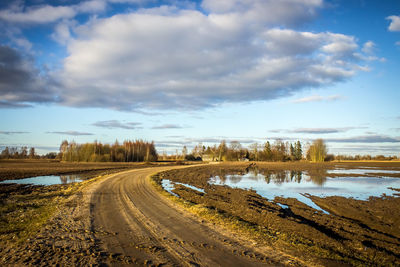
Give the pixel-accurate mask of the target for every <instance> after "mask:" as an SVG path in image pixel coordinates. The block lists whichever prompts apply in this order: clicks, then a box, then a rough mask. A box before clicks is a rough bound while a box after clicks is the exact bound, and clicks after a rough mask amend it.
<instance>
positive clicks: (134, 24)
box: [58, 0, 360, 110]
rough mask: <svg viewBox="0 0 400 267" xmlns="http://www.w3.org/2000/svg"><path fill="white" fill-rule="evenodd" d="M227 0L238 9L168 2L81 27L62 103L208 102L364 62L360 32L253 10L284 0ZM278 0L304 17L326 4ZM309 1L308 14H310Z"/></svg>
mask: <svg viewBox="0 0 400 267" xmlns="http://www.w3.org/2000/svg"><path fill="white" fill-rule="evenodd" d="M214 2H215V3H216V2H218V3H219V2H220V1H214ZM221 2H222V1H221ZM227 2H228V3H229V4H230V6H229V8H228V7H220V6H213V4H212V3H211V2H207V1H205V2H203V6H205V7H207V8H208V10H210V12H211V13H209V14H207V15H206V14H203V13H201V12H199V11H195V10H177V9H174V8H167V7H162V8H153V9H151V10H148V9H141V10H140V11H139V12H136V13H130V14H124V15H116V16H113V17H111V18H105V19H94V20H92V21H91V22H89V23H88V24H86V25H83V26H81V27H78V28H77V29H76V33H77V38H76V39H75V40H73V41H71V42H70V43H69V44H68V51H69V56H68V57H67V58H66V59H65V61H64V69H63V71H61V72H60V73H59V76H58V78H59V79H60V81H61V82H62V83H63V85H64V87H65V88H66V89H65V90H64V91H63V94H62V96H61V98H62V101H63V103H64V104H66V105H71V106H101V107H109V108H113V109H123V110H134V109H140V108H201V107H206V106H213V105H216V104H218V103H220V102H238V101H254V100H268V99H272V98H276V97H282V96H288V95H290V94H292V93H293V92H295V91H298V90H301V89H303V88H309V87H320V86H325V85H329V84H332V83H335V82H338V81H342V80H344V79H347V78H350V77H352V76H353V75H354V74H355V73H356V72H357V71H359V70H360V66H358V64H356V61H357V60H358V59H357V57H356V56H355V55H356V53H358V52H359V51H358V50H359V49H360V48H359V46H358V45H357V43H356V40H355V38H354V37H352V36H347V35H343V34H336V33H329V32H324V33H311V32H299V31H295V30H291V29H283V28H277V27H276V25H277V24H278V25H280V24H287V22H290V21H292V19H293V18H289V16H287V17H285V16H282V17H276V18H275V20H276V21H273V20H272V19H271V18H268V20H265V18H264V17H268V16H267V15H268V14H269V13H268V14H265V15H264V17H263V18H261V17H258V16H254V17H251V16H247V15H246V14H247V13H252V12H257V10H254V9H259V8H261V7H262V9H263V10H269V9H268V8H269V7H270V6H271V8H272V9H274V8H276V6H277V5H278V4H277V3H275V1H273V3H272V2H271V1H265V2H264V1H246V2H244V3H250V2H251V3H253V4H251V5H250V4H248V5H247V6H246V7H242V6H240V7H238V8H237V9H236V7H235V6H233V7H232V5H235V4H236V1H227ZM279 2H282V5H283V6H284V7H287V8H289V9H291V10H285V12H287V14H297V13H301V14H300V15H299V16H297V18H296V20H299V19H300V18H302V19H304V20H306V19H309V17H310V16H311V17H312V16H313V12H312V11H315V8H317V7H319V6H320V5H319V3H320V1H300V0H298V1H294V0H292V1H289V0H287V1H279ZM262 3H265V4H262ZM289 3H290V4H292V5H288V4H289ZM207 5H208V6H207ZM216 5H217V4H216ZM264 5H265V6H264ZM269 5H270V6H269ZM243 8H244V10H245V11H243V12H245V14H244V15H243V16H241V13H240V12H242V9H243ZM213 10H222V11H223V12H222V11H221V12H219V13H213V12H214V11H213ZM304 10H308V11H309V13H308V14H309V15H308V16H309V17H307V18H304V17H302V16H304V14H303V13H302V11H304ZM269 12H272V13H273V11H269ZM295 17H296V16H295ZM293 44H296V45H293Z"/></svg>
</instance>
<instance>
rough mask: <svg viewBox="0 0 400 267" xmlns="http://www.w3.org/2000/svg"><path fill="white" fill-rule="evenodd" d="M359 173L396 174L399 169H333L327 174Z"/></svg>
mask: <svg viewBox="0 0 400 267" xmlns="http://www.w3.org/2000/svg"><path fill="white" fill-rule="evenodd" d="M330 173H332V174H361V175H374V174H375V173H379V174H398V173H400V171H398V170H379V169H376V168H374V169H372V168H368V169H364V168H363V169H335V170H329V171H328V174H330Z"/></svg>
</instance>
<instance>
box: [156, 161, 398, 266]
mask: <svg viewBox="0 0 400 267" xmlns="http://www.w3.org/2000/svg"><path fill="white" fill-rule="evenodd" d="M256 165H257V169H258V171H259V172H261V173H264V174H265V173H277V174H278V173H279V172H280V171H282V170H289V171H291V172H293V177H294V179H296V172H304V173H307V174H308V175H309V176H310V177H312V179H315V180H316V181H318V179H324V178H325V177H326V175H327V173H328V171H329V170H333V169H335V168H343V169H349V170H350V169H358V168H373V167H377V168H379V169H382V170H399V168H400V163H392V162H391V163H386V162H385V163H380V162H376V163H361V164H359V163H348V162H346V163H324V164H309V163H261V164H260V163H257V164H256ZM249 168H254V166H249V163H247V164H220V165H213V166H204V167H194V168H191V169H190V170H173V171H168V172H165V173H163V174H162V175H160V178H161V179H168V180H170V181H174V182H180V183H185V184H190V185H193V186H195V187H197V188H200V189H203V190H204V191H205V193H202V192H199V191H198V190H193V189H191V188H188V187H186V186H184V185H180V184H176V185H175V189H174V190H173V192H174V193H175V194H177V195H178V196H180V197H181V198H183V199H185V200H187V201H190V202H192V203H195V204H202V205H205V206H206V207H208V208H210V209H213V210H218V211H219V212H220V213H222V214H226V215H227V216H235V217H237V218H239V219H241V220H243V221H246V222H248V223H250V224H252V225H255V226H257V227H258V228H259V229H260V232H262V233H263V235H264V238H263V239H264V242H266V243H268V244H271V245H273V246H276V247H277V248H279V249H283V250H286V251H288V252H289V253H291V254H293V255H296V256H298V257H301V258H303V259H307V258H309V259H316V260H317V261H318V262H319V263H321V264H322V265H332V266H337V265H338V264H341V265H345V264H349V265H378V266H388V265H389V266H390V265H399V264H400V253H399V251H400V198H399V197H397V195H394V196H391V197H389V196H386V197H379V198H378V197H375V198H370V200H368V201H362V200H356V199H349V198H344V197H328V198H319V197H315V196H310V198H311V199H312V200H313V201H314V203H316V204H318V205H319V206H320V207H322V208H323V209H325V210H326V211H328V212H329V213H330V214H325V213H323V212H321V211H316V210H315V209H312V208H310V207H309V206H307V205H305V204H303V203H302V202H300V201H298V200H297V199H294V198H280V197H276V198H275V199H274V200H272V199H270V200H268V199H266V198H263V197H261V196H260V195H258V194H257V193H256V192H255V191H251V190H243V189H232V188H230V187H228V186H221V185H210V184H209V183H208V181H209V179H210V177H214V176H219V177H224V176H226V175H228V174H245V173H246V171H248V170H249ZM396 175H398V174H395V177H397V176H396ZM336 176H337V175H336V174H334V175H331V177H336ZM275 177H279V175H278V176H276V175H275ZM277 203H279V204H281V205H278V204H277ZM282 204H283V205H282ZM286 206H287V207H286Z"/></svg>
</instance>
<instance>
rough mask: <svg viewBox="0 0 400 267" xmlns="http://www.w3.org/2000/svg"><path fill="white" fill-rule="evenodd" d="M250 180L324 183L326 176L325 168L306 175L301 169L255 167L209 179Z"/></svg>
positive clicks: (234, 182)
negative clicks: (243, 171)
mask: <svg viewBox="0 0 400 267" xmlns="http://www.w3.org/2000/svg"><path fill="white" fill-rule="evenodd" d="M244 177H245V179H248V180H252V181H254V182H258V181H260V179H261V180H263V181H264V182H265V183H267V184H270V183H271V182H273V183H275V184H283V183H290V182H292V183H293V182H295V183H301V182H307V181H308V182H312V183H314V184H316V185H320V186H322V185H324V184H325V182H326V177H327V170H326V169H315V170H311V171H308V175H305V176H303V172H302V171H289V170H281V171H277V170H274V171H270V170H265V171H263V170H261V171H260V170H258V169H257V168H251V169H249V171H247V172H246V174H245V175H240V174H225V173H221V174H220V175H219V176H213V177H211V179H214V183H215V182H216V181H217V180H218V178H219V181H220V183H221V184H226V182H227V181H228V180H229V182H230V183H232V184H237V183H240V182H241V181H242V179H243V178H244Z"/></svg>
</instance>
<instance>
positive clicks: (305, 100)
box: [292, 95, 343, 103]
mask: <svg viewBox="0 0 400 267" xmlns="http://www.w3.org/2000/svg"><path fill="white" fill-rule="evenodd" d="M342 98H343V96H341V95H331V96H320V95H312V96H306V97H302V98H298V99H295V100H293V101H292V103H308V102H321V101H335V100H339V99H342Z"/></svg>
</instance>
